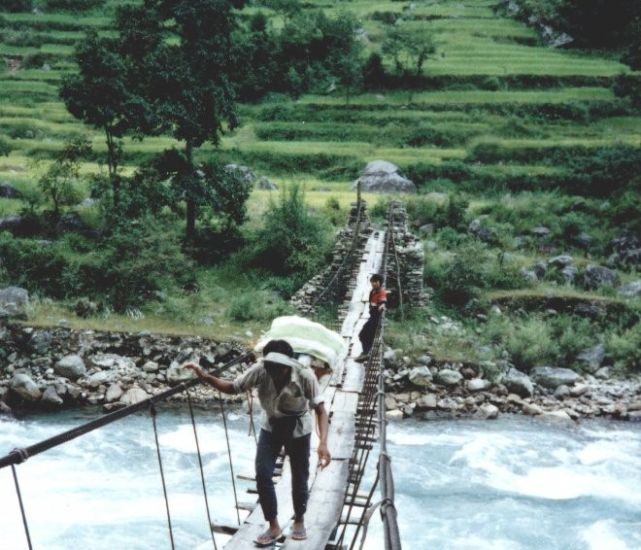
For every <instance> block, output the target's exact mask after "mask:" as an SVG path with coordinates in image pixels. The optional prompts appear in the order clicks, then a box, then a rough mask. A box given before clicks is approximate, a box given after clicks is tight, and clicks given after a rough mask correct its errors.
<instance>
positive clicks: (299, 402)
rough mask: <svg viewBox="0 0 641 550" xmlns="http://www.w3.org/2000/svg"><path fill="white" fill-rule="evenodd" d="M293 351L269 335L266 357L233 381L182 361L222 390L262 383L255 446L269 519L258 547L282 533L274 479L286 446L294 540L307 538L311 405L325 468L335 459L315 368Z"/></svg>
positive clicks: (258, 484)
mask: <svg viewBox="0 0 641 550" xmlns="http://www.w3.org/2000/svg"><path fill="white" fill-rule="evenodd" d="M293 355H294V352H293V350H292V347H291V346H290V345H289V343H287V342H286V341H285V340H271V341H270V342H268V343H267V344H266V345H265V347H264V349H263V360H262V361H258V362H257V363H256V364H254V365H253V366H251V367H250V368H249V369H248V370H246V371H245V372H244V373H243V374H242V375H240V376H239V377H238V378H236V379H235V380H234V381H233V382H230V381H228V380H223V379H222V378H218V377H216V376H213V375H211V374H208V373H207V372H205V371H204V370H203V369H202V368H201V367H199V366H198V365H196V364H195V363H187V364H185V365H183V366H184V367H185V368H188V369H191V370H193V371H194V372H195V373H196V375H197V376H198V377H199V378H200V379H201V380H202V381H204V382H206V383H207V384H209V385H211V386H213V387H214V388H216V389H217V390H218V391H220V392H223V393H227V394H238V393H242V392H245V391H250V390H252V389H253V388H257V389H258V399H259V400H260V404H261V406H262V408H263V419H262V420H263V421H262V426H261V430H260V436H259V438H258V446H257V448H256V461H255V466H256V488H257V490H258V500H259V502H260V506H261V508H262V511H263V515H264V517H265V521H267V522H268V523H269V527H268V528H267V530H266V531H265V532H264V533H263V534H261V535H260V536H259V537H258V538H257V539H256V540H255V541H254V544H255V545H256V546H258V547H267V546H272V545H273V544H274V543H275V542H276V541H277V540H281V539H282V538H284V537H283V531H282V528H281V526H280V524H279V522H278V508H277V501H276V491H275V489H274V482H273V480H272V476H273V475H274V469H275V466H276V458H277V457H278V455H279V454H280V450H281V448H282V447H285V452H286V453H287V454H288V455H289V460H290V466H291V471H292V500H293V504H294V523H293V526H292V529H291V533H290V536H291V538H292V539H294V540H304V539H305V538H307V532H306V530H305V520H304V516H305V511H306V509H307V500H308V497H309V489H308V480H309V455H310V440H311V432H312V422H311V418H310V415H309V409H310V408H313V409H314V411H315V412H316V415H317V420H318V427H319V432H320V436H319V437H320V443H319V445H318V458H319V464H320V466H321V468H324V467H325V466H327V465H328V464H329V462H330V461H331V455H330V453H329V450H328V448H327V432H328V424H329V422H328V416H327V412H326V410H325V406H324V403H323V397H322V395H321V392H320V388H319V386H318V382H317V380H316V377H315V376H314V374H313V372H312V371H311V369H309V368H307V367H304V366H302V365H301V364H300V363H299V362H298V361H296V360H295V359H294V358H293Z"/></svg>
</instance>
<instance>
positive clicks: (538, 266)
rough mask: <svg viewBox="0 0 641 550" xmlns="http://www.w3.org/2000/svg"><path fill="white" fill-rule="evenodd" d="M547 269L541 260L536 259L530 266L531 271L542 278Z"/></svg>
mask: <svg viewBox="0 0 641 550" xmlns="http://www.w3.org/2000/svg"><path fill="white" fill-rule="evenodd" d="M547 270H548V268H547V266H546V265H545V262H543V261H538V262H536V263H535V264H534V265H533V266H532V271H534V273H535V274H536V276H537V278H539V279H543V277H545V274H546V273H547Z"/></svg>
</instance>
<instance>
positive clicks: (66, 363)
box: [54, 354, 87, 380]
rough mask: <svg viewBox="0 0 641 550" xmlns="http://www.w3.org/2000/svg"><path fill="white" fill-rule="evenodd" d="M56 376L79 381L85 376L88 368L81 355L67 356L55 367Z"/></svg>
mask: <svg viewBox="0 0 641 550" xmlns="http://www.w3.org/2000/svg"><path fill="white" fill-rule="evenodd" d="M54 370H55V371H56V374H59V375H60V376H64V377H65V378H69V380H77V379H78V378H80V377H81V376H84V375H85V374H86V372H87V367H86V366H85V362H84V361H83V359H82V357H80V356H79V355H75V354H72V355H67V356H65V357H63V358H62V359H60V361H58V362H57V363H56V365H55V367H54Z"/></svg>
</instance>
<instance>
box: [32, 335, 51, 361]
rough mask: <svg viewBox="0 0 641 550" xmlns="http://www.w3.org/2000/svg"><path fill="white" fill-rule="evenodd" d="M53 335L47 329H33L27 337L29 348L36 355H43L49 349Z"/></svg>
mask: <svg viewBox="0 0 641 550" xmlns="http://www.w3.org/2000/svg"><path fill="white" fill-rule="evenodd" d="M52 341H53V336H52V335H51V333H50V332H49V331H47V330H34V331H33V334H32V335H31V338H29V348H30V349H31V350H32V351H33V352H34V353H37V354H38V355H44V354H45V353H47V351H49V348H50V347H51V342H52Z"/></svg>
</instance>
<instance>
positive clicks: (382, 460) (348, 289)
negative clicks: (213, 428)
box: [0, 193, 403, 550]
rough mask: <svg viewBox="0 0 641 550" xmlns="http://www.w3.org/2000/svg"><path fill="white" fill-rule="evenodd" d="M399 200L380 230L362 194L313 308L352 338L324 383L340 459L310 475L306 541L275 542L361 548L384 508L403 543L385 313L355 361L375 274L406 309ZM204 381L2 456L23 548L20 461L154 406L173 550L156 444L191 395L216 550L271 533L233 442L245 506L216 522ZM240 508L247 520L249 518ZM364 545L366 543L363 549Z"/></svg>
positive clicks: (282, 473) (390, 537) (233, 549)
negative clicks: (205, 459) (178, 402)
mask: <svg viewBox="0 0 641 550" xmlns="http://www.w3.org/2000/svg"><path fill="white" fill-rule="evenodd" d="M399 207H400V205H399V203H391V204H390V208H389V212H388V217H387V224H386V226H385V227H383V228H378V229H373V228H372V227H371V225H370V223H369V220H368V219H367V213H366V204H365V202H364V201H362V200H361V198H360V193H359V195H358V197H357V201H356V202H355V203H354V204H353V206H352V214H351V216H350V220H349V221H348V227H347V228H346V229H347V230H348V231H349V233H350V234H351V242H350V244H349V246H348V247H346V248H345V250H344V252H343V253H342V257H341V258H338V259H336V258H335V260H336V261H335V263H334V264H333V266H332V267H331V268H330V269H328V271H327V272H326V273H325V274H324V275H323V276H322V281H320V282H321V288H322V290H321V291H320V292H319V293H317V295H316V296H315V298H314V300H313V302H312V303H310V304H309V307H307V308H305V314H306V316H307V317H309V318H312V319H314V318H316V319H319V318H320V319H322V320H323V322H324V324H325V325H326V326H327V325H330V328H332V329H334V330H336V331H337V332H338V333H339V334H340V335H341V336H342V337H343V339H344V341H345V344H346V349H347V350H348V352H347V354H346V356H345V357H344V358H343V360H342V361H341V362H340V363H339V365H338V368H335V369H334V371H333V372H332V374H331V377H329V381H328V382H327V383H326V385H325V391H324V395H325V404H326V408H327V409H328V413H329V419H330V425H329V437H328V441H329V448H330V451H331V454H332V461H331V463H330V464H329V466H327V467H326V468H325V469H321V468H316V469H315V470H314V469H312V470H313V471H312V472H311V475H310V496H309V501H308V505H307V512H306V514H305V525H306V528H307V539H306V540H302V541H300V540H294V539H291V538H285V540H284V541H281V542H276V543H275V546H276V547H277V548H283V549H285V550H287V549H302V548H305V549H319V550H320V549H325V550H346V549H350V550H351V549H353V548H357V547H360V548H362V545H363V543H364V540H365V538H366V535H367V529H368V525H369V522H370V519H371V518H372V516H373V515H374V513H375V512H376V511H377V510H378V512H379V513H380V517H381V521H382V523H383V532H384V540H383V547H384V548H385V549H386V550H399V549H400V548H401V540H400V534H399V530H398V525H397V510H396V506H395V503H394V482H393V476H392V468H391V457H390V456H389V454H388V452H387V446H386V444H387V442H386V420H385V406H384V399H385V387H384V378H383V372H382V370H383V350H384V346H383V342H384V331H385V314H384V313H383V315H381V319H380V321H379V325H378V328H377V332H376V337H375V340H374V345H373V347H372V350H371V352H370V354H369V358H368V360H367V361H366V362H365V363H359V362H356V361H355V360H354V358H355V357H357V356H358V355H359V354H360V353H361V344H360V341H359V339H358V333H359V331H360V329H361V327H362V326H363V324H364V323H365V321H366V320H367V318H368V317H369V313H368V294H369V277H370V276H371V274H372V273H380V274H382V275H383V278H384V283H383V284H384V286H385V283H386V278H387V274H388V273H390V272H391V273H392V274H393V275H395V285H394V286H395V287H396V291H397V292H398V295H399V298H400V300H399V302H400V303H399V306H400V307H401V309H402V295H403V292H402V289H401V288H400V285H401V282H400V281H401V277H400V273H399V271H400V269H401V267H400V263H399V261H398V255H397V253H396V243H395V238H394V234H395V226H394V224H395V223H398V220H397V212H398V208H399ZM249 355H250V354H245V355H242V356H240V357H237V358H235V359H234V360H233V361H231V362H229V363H228V364H227V365H225V366H223V367H221V368H220V369H218V370H216V374H217V375H223V376H224V372H225V370H226V369H227V368H229V367H231V366H232V365H234V364H237V363H239V362H243V361H246V360H247V359H248V357H249ZM198 383H200V382H199V380H197V379H194V380H189V381H187V382H183V383H181V384H179V385H178V386H175V387H173V388H171V389H169V390H166V391H164V392H162V393H160V394H157V395H155V396H153V397H151V398H149V399H146V400H144V401H141V402H139V403H136V404H135V405H130V406H128V407H125V408H123V409H120V410H117V411H115V412H112V413H110V414H107V415H104V416H102V417H100V418H98V419H96V420H93V421H91V422H87V423H86V424H83V425H81V426H78V427H77V428H74V429H72V430H69V431H67V432H64V433H61V434H58V435H56V436H54V437H51V438H49V439H47V440H44V441H41V442H39V443H36V444H34V445H31V446H29V447H25V448H16V449H14V450H13V451H11V452H10V453H8V454H7V455H6V456H4V457H0V469H2V468H5V467H10V468H11V470H12V474H13V480H14V485H15V490H16V495H17V502H18V505H19V507H20V512H21V516H22V520H23V526H24V532H25V547H26V548H29V549H32V548H34V544H33V541H32V540H31V535H30V530H29V521H34V522H37V518H32V517H30V516H29V514H28V504H29V503H28V502H25V501H24V500H23V498H22V494H21V491H20V482H19V475H18V474H19V465H20V464H21V463H23V462H24V461H25V460H27V459H30V458H32V457H35V456H36V455H38V454H40V453H43V452H46V451H47V450H49V449H51V448H53V447H56V446H58V445H61V444H63V443H65V442H67V441H70V440H72V439H75V438H77V437H80V436H82V435H83V434H86V433H89V432H91V431H93V430H96V429H99V428H100V427H102V426H105V425H107V424H110V423H112V422H116V421H118V420H120V419H122V418H125V417H126V416H129V415H131V414H135V413H139V412H143V411H148V412H150V413H151V418H152V426H153V429H154V434H155V442H156V451H157V458H158V467H159V472H160V480H161V483H162V485H163V493H164V497H165V504H166V515H167V526H168V546H170V547H171V548H172V549H174V548H175V542H174V536H173V532H172V521H171V512H170V507H169V500H168V494H167V487H166V483H165V475H164V471H163V464H162V448H161V446H160V444H159V440H158V431H157V426H156V416H157V415H158V414H159V404H161V403H163V402H165V401H167V400H168V399H169V398H170V397H172V396H174V395H176V394H178V393H183V392H185V393H186V395H187V402H188V405H189V410H190V413H191V419H192V423H193V428H194V436H195V439H196V448H197V452H198V459H199V465H200V473H201V481H202V487H203V496H204V506H205V507H206V508H207V517H208V518H209V523H210V527H211V540H212V545H213V547H214V549H215V550H217V548H218V547H219V545H220V546H221V547H222V542H221V540H220V536H221V534H224V535H226V536H225V537H224V538H225V539H226V543H225V544H224V548H225V549H226V550H237V549H247V548H252V547H253V546H254V545H253V541H254V540H255V539H256V538H257V537H258V536H259V535H260V534H261V533H262V532H263V531H264V527H265V521H264V518H263V515H262V511H261V509H260V506H259V505H258V502H257V499H255V500H254V501H252V502H249V503H243V502H240V501H239V497H238V493H239V490H238V488H237V483H236V482H237V481H239V480H240V481H243V482H248V481H249V482H250V483H251V482H252V481H254V480H253V477H252V476H251V475H235V474H234V471H233V464H232V452H231V447H230V443H229V439H228V438H227V448H228V459H229V465H230V471H231V479H232V486H233V495H234V505H235V508H236V510H237V516H236V517H237V520H238V521H237V523H236V524H232V525H230V524H220V523H216V522H213V521H212V520H211V514H210V511H209V502H208V498H207V488H206V483H207V481H206V478H205V475H204V471H203V466H202V460H201V456H200V449H199V446H198V436H197V429H196V422H195V418H194V414H193V408H192V403H191V399H190V397H189V390H190V388H192V387H194V386H195V385H196V384H198ZM219 403H220V407H221V411H222V419H223V422H224V423H225V431H226V432H227V429H226V420H225V418H226V417H225V410H224V402H223V400H222V399H220V398H219ZM377 443H378V452H377V454H378V457H377V466H376V477H375V480H374V482H373V483H371V484H370V487H369V488H367V489H365V488H364V487H363V477H364V473H365V469H366V466H367V464H368V462H369V460H370V455H371V454H372V452H373V451H374V450H375V446H376V444H377ZM275 481H276V493H277V498H278V502H279V507H280V509H281V510H291V509H292V504H291V485H290V474H289V463H288V460H287V458H286V457H281V460H280V463H279V467H278V468H277V471H276V474H275ZM247 492H248V493H249V494H250V495H254V497H255V495H256V491H255V489H254V488H253V487H251V486H250V487H248V488H247ZM241 511H243V513H246V517H245V518H244V519H241ZM358 545H360V546H358Z"/></svg>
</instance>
